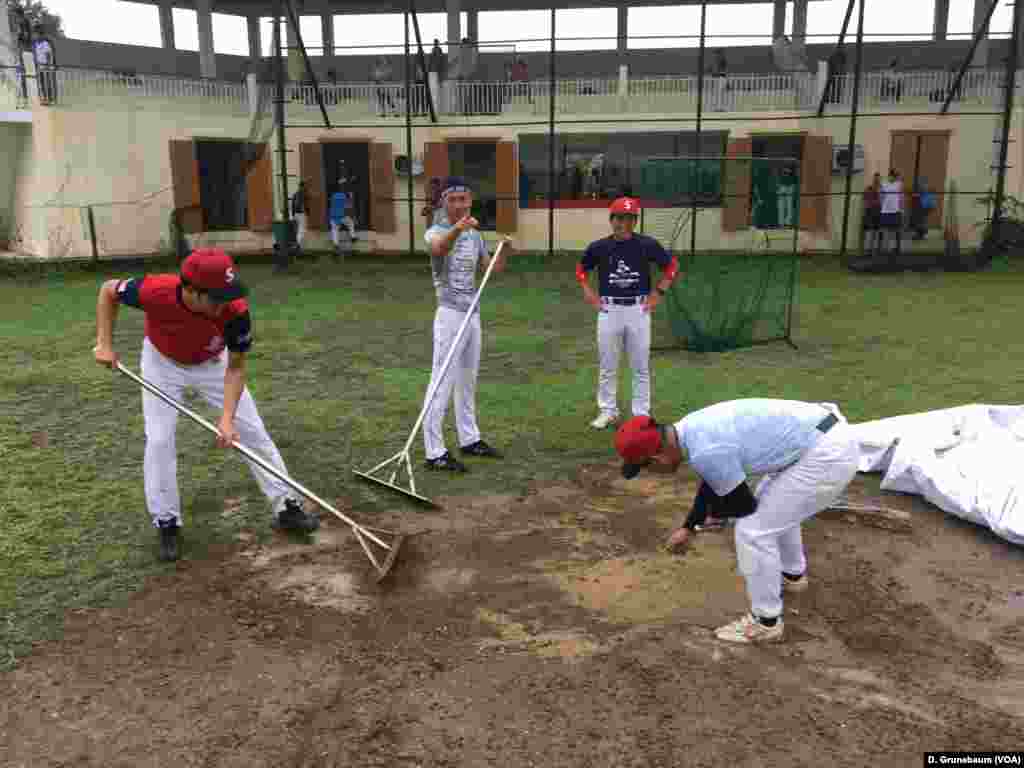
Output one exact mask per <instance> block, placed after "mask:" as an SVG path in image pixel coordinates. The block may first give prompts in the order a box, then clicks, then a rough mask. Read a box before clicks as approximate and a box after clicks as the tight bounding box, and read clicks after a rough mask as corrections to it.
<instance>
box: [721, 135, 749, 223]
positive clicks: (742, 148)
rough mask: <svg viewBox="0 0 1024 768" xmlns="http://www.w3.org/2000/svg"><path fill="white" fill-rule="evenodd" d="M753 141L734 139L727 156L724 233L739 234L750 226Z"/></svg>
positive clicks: (723, 191)
mask: <svg viewBox="0 0 1024 768" xmlns="http://www.w3.org/2000/svg"><path fill="white" fill-rule="evenodd" d="M753 145H754V143H753V141H752V140H751V139H733V140H732V141H730V142H729V146H728V147H727V149H726V152H725V155H726V158H728V159H727V160H726V162H725V188H724V189H723V190H722V194H723V195H724V196H725V197H724V199H723V200H722V231H723V232H739V231H740V230H743V229H746V228H747V227H748V226H750V183H751V179H750V160H749V159H748V158H749V157H750V155H751V153H752V152H753V149H754V146H753Z"/></svg>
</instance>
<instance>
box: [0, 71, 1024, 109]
mask: <svg viewBox="0 0 1024 768" xmlns="http://www.w3.org/2000/svg"><path fill="white" fill-rule="evenodd" d="M953 79H954V75H953V73H950V72H902V73H898V74H897V73H892V72H869V73H866V74H865V75H864V76H863V78H862V80H861V109H862V110H863V111H865V112H871V111H882V110H892V109H909V108H916V109H920V110H930V111H934V110H936V109H937V106H938V104H939V103H941V102H942V101H943V100H944V98H945V96H946V94H947V92H948V90H949V88H950V87H951V85H952V82H953ZM1020 79H1022V78H1019V80H1020ZM21 80H22V76H21V75H20V73H19V72H18V71H16V70H14V69H7V70H3V71H2V72H0V109H2V108H8V109H13V108H16V105H17V104H20V103H21V96H20V94H21V92H22V91H21V87H22V86H21ZM1003 82H1004V73H1003V72H1002V71H1000V70H977V71H971V72H968V73H967V75H966V76H965V77H964V79H963V81H962V83H961V86H960V88H959V91H958V93H957V94H956V98H955V99H954V104H955V105H957V106H958V107H959V108H962V107H963V106H965V105H969V106H971V107H973V108H988V109H992V110H996V109H998V108H999V106H1000V105H1001V104H1002V98H1003V91H1002V88H1003ZM27 83H28V93H29V96H30V100H31V101H32V102H33V103H37V102H41V103H49V104H52V105H54V106H77V107H83V106H90V105H93V106H98V105H103V104H107V103H110V102H111V101H112V100H113V101H117V102H121V103H124V102H125V100H126V99H134V98H141V99H163V100H173V101H176V102H186V101H190V102H194V103H196V104H197V105H201V106H202V108H203V109H208V108H210V107H213V108H215V109H217V111H221V110H224V111H228V112H231V113H233V114H247V113H251V112H252V111H253V110H255V109H257V108H260V109H264V110H269V108H270V107H269V104H270V99H269V98H266V97H267V96H268V95H272V93H273V85H272V84H269V83H264V84H259V85H257V84H256V83H255V80H250V81H249V82H248V83H231V82H226V81H218V80H204V79H189V78H180V77H164V76H159V75H135V74H129V73H118V72H112V71H103V70H88V69H64V68H61V69H56V70H49V71H42V72H38V73H36V72H30V73H28V75H27ZM553 85H554V89H553V91H552V83H550V82H549V81H547V80H543V79H538V80H531V81H525V82H446V83H437V82H436V81H434V80H433V79H432V80H431V83H430V85H429V86H427V85H424V84H418V85H414V86H413V87H412V89H411V92H410V99H411V104H410V106H411V108H412V111H413V113H414V114H416V115H426V113H427V92H428V87H429V92H430V93H431V95H432V96H433V102H434V109H435V111H436V112H437V113H438V114H439V115H442V116H446V117H449V118H450V117H452V116H486V115H500V114H512V115H514V114H520V115H532V116H545V117H546V116H547V115H548V114H549V110H550V98H551V95H552V92H553V93H554V96H555V111H556V114H558V115H560V116H565V115H569V114H582V115H587V114H603V115H614V114H629V115H640V114H666V113H668V114H675V113H683V114H690V113H695V112H696V111H697V106H698V88H699V81H698V78H697V77H695V76H692V75H691V76H686V77H642V78H629V77H628V76H627V74H626V72H622V73H621V74H620V76H619V77H616V78H612V77H592V78H574V79H559V80H556V81H555V83H554V84H553ZM257 88H258V89H261V93H262V94H263V96H264V97H265V98H262V99H259V98H257V97H256V93H255V90H254V89H257ZM320 89H321V93H322V94H323V99H324V103H325V106H326V108H327V109H328V110H329V113H330V114H331V115H332V121H335V122H341V121H342V120H346V119H347V120H361V119H372V118H375V117H382V116H397V115H404V113H405V86H404V84H402V83H384V84H382V83H341V84H334V83H331V84H325V85H321V87H320ZM823 90H824V92H825V94H826V103H827V106H828V108H829V109H830V110H833V111H839V110H849V108H850V98H851V96H852V92H853V75H851V74H846V75H842V76H838V77H835V78H832V79H828V78H826V77H824V76H822V75H816V74H811V73H793V74H749V75H747V74H736V75H730V76H728V77H725V78H719V77H714V76H708V77H705V78H704V92H703V109H704V111H706V112H740V113H758V112H803V113H806V112H808V111H812V110H815V109H816V108H817V105H818V102H819V99H820V97H821V94H822V92H823ZM286 99H287V102H288V103H287V109H288V113H289V119H294V118H296V117H297V115H296V113H298V114H299V115H301V114H303V113H306V115H307V116H308V117H309V118H310V119H314V118H313V116H312V114H310V111H314V112H318V111H319V107H318V105H317V100H316V94H315V92H314V89H313V87H312V85H295V84H289V85H288V86H287V91H286Z"/></svg>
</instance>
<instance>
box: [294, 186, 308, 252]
mask: <svg viewBox="0 0 1024 768" xmlns="http://www.w3.org/2000/svg"><path fill="white" fill-rule="evenodd" d="M292 216H293V217H294V218H295V243H296V245H298V246H299V248H300V249H301V248H302V244H303V242H304V241H305V239H306V182H304V181H300V182H299V188H298V189H296V190H295V194H294V195H292Z"/></svg>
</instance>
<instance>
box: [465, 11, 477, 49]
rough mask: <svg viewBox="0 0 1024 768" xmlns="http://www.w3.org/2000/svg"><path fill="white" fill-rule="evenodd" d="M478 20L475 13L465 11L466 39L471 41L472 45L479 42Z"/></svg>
mask: <svg viewBox="0 0 1024 768" xmlns="http://www.w3.org/2000/svg"><path fill="white" fill-rule="evenodd" d="M478 22H479V18H478V17H477V12H476V11H475V10H474V11H466V37H468V38H469V39H470V40H472V41H473V42H474V43H479V42H480V29H479V24H478Z"/></svg>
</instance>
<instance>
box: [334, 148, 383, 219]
mask: <svg viewBox="0 0 1024 768" xmlns="http://www.w3.org/2000/svg"><path fill="white" fill-rule="evenodd" d="M323 172H324V191H325V192H326V194H327V199H326V200H325V201H324V202H325V205H326V206H327V210H328V211H329V210H330V207H331V195H333V194H334V193H335V192H339V191H341V192H347V193H348V194H349V196H350V198H351V204H352V217H353V218H354V219H355V221H356V229H369V228H370V222H371V221H372V219H371V218H370V215H371V213H372V210H371V209H372V205H373V201H372V200H371V199H370V144H369V142H363V141H325V142H323Z"/></svg>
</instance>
